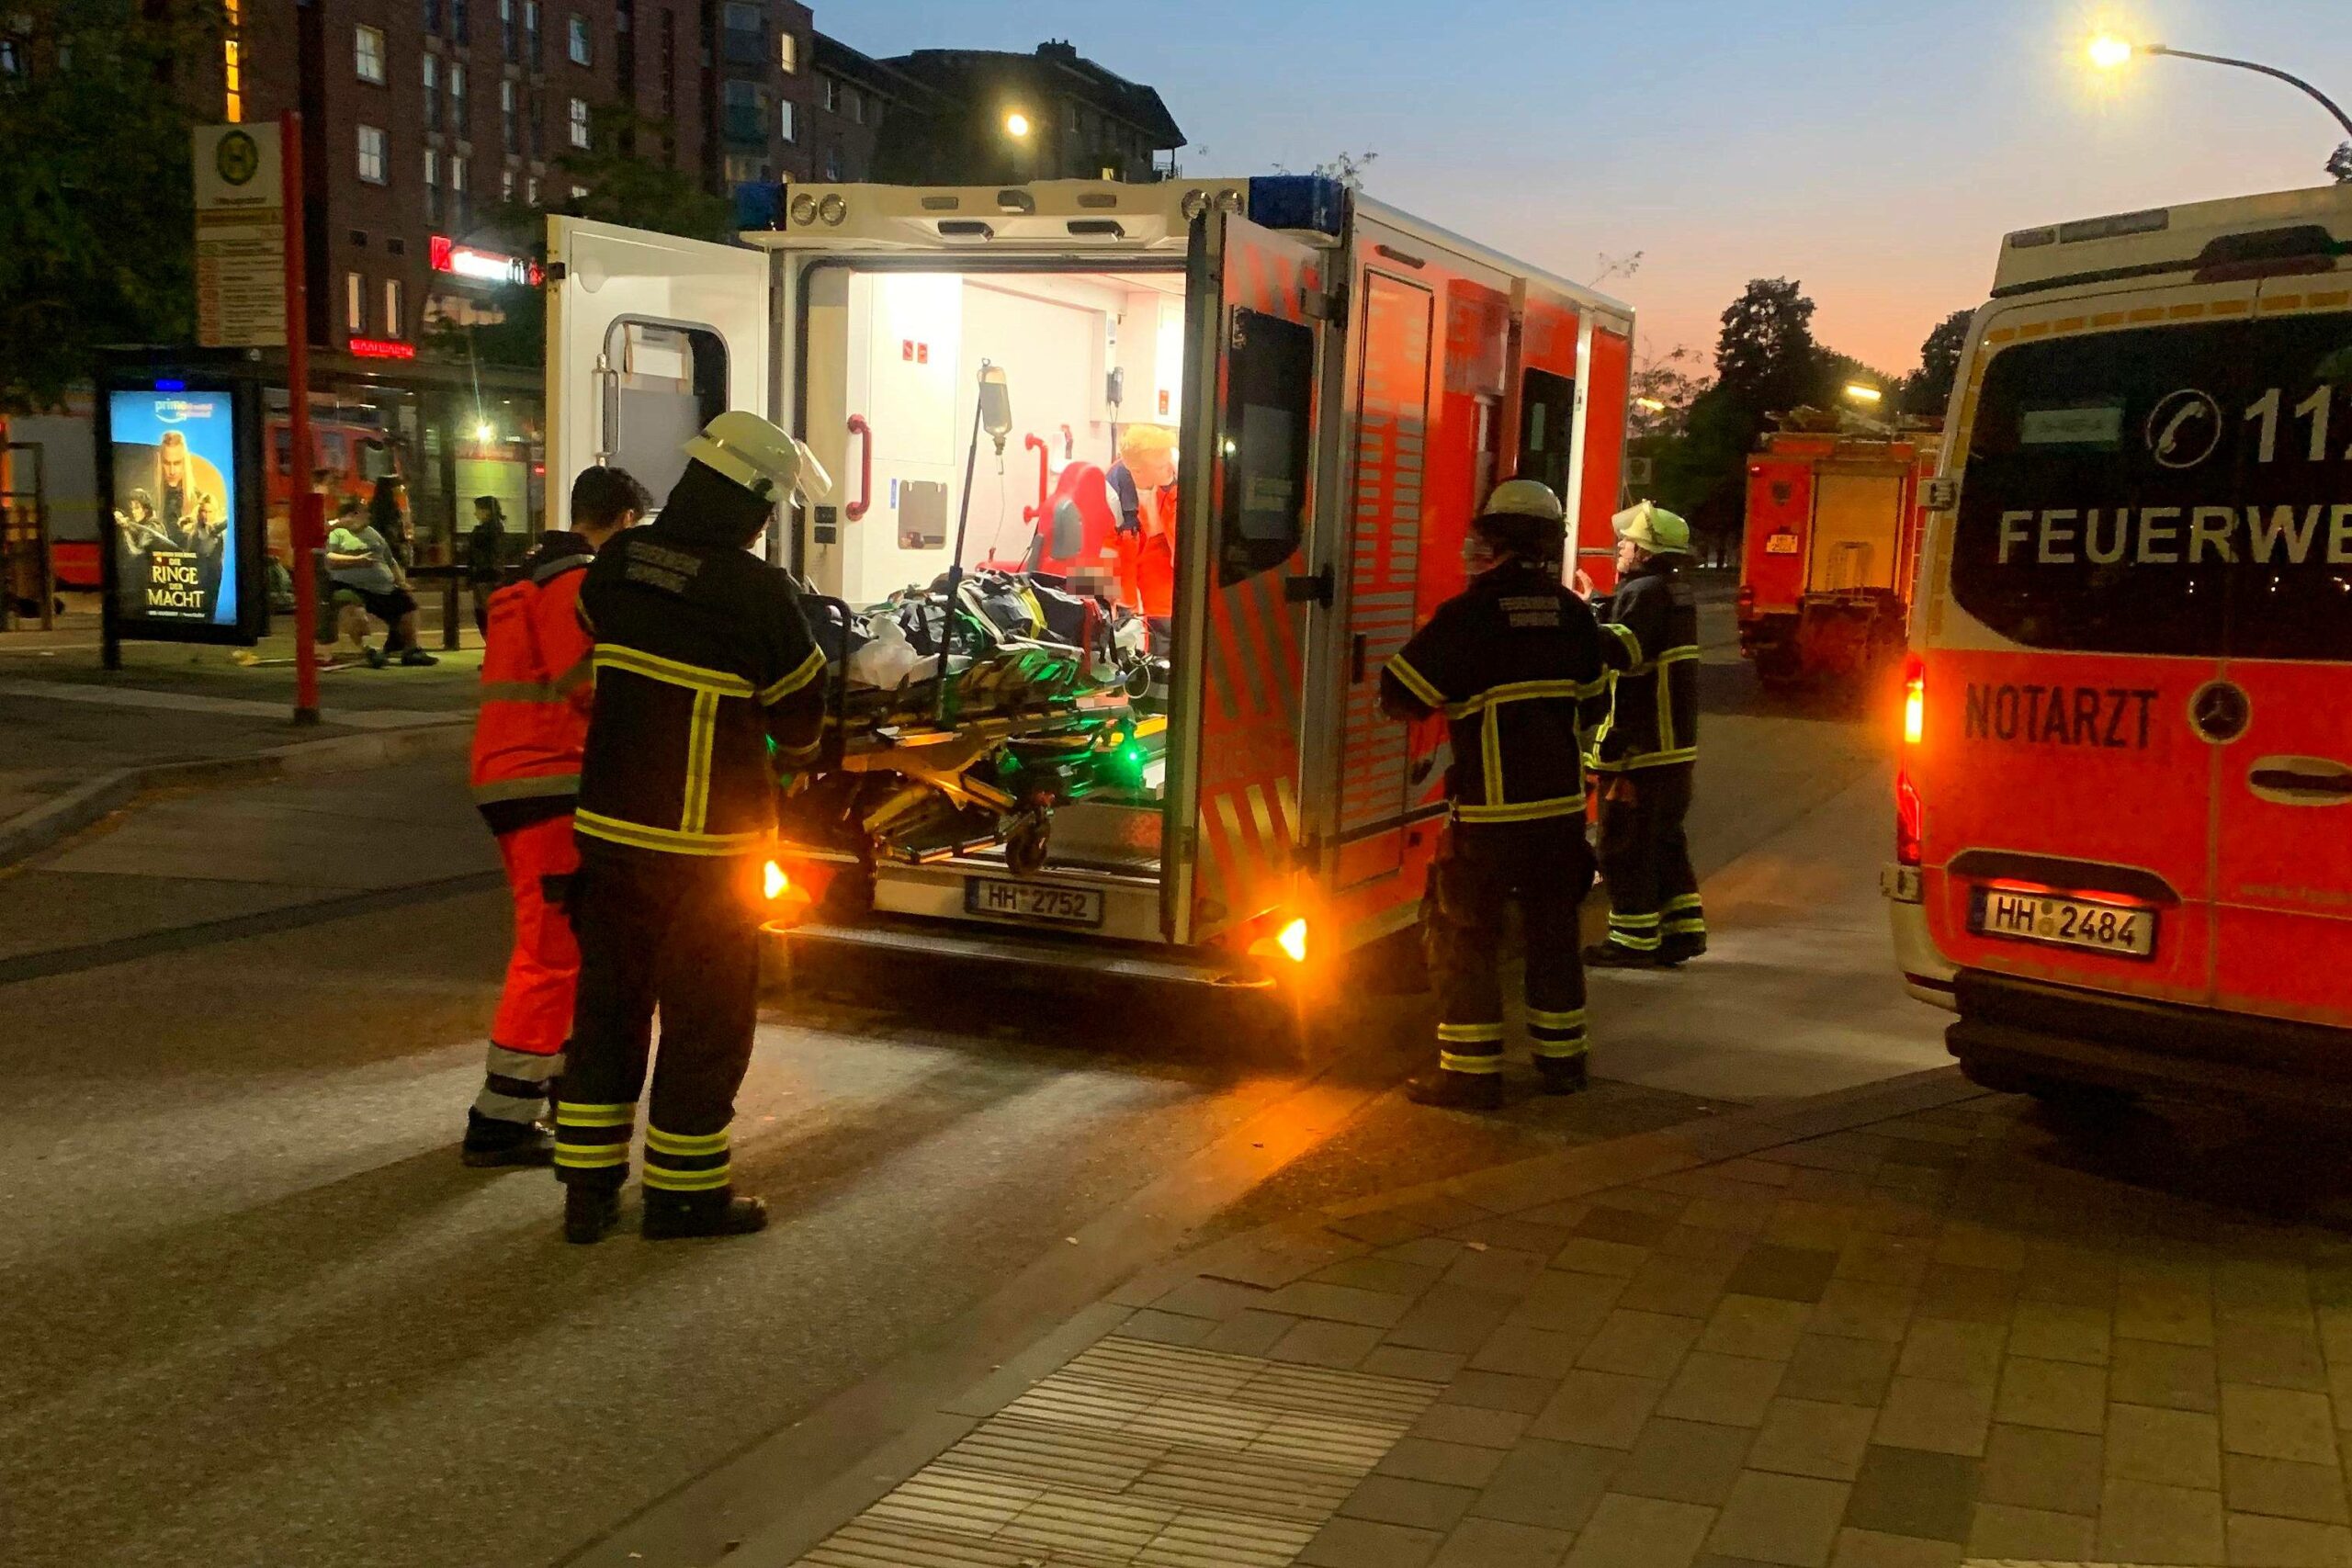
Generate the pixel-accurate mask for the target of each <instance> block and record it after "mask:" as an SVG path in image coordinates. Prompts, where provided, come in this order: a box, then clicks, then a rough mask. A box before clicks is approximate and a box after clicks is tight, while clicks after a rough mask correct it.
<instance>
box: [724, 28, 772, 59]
mask: <svg viewBox="0 0 2352 1568" xmlns="http://www.w3.org/2000/svg"><path fill="white" fill-rule="evenodd" d="M718 38H719V44H718V57H719V59H721V60H723V61H725V62H727V63H728V64H729V65H748V66H751V67H752V68H753V69H758V68H760V67H763V66H764V65H766V64H767V62H768V38H767V34H765V33H764V32H756V31H753V30H752V29H751V28H727V29H725V30H724V31H722V32H721V33H720V34H719V35H718Z"/></svg>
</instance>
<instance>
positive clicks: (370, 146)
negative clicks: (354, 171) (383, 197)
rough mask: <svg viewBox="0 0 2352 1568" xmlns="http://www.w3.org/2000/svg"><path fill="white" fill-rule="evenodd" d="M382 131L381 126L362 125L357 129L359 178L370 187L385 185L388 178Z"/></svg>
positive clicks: (388, 170) (388, 172)
mask: <svg viewBox="0 0 2352 1568" xmlns="http://www.w3.org/2000/svg"><path fill="white" fill-rule="evenodd" d="M385 160H386V152H385V150H384V130H383V127H381V126H377V125H363V126H361V127H360V128H359V177H360V178H361V179H362V180H365V181H366V182H367V183H368V184H369V185H371V186H379V185H383V184H385V183H386V182H387V181H388V180H389V179H390V169H389V168H387V166H386V162H385Z"/></svg>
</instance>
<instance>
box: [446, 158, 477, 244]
mask: <svg viewBox="0 0 2352 1568" xmlns="http://www.w3.org/2000/svg"><path fill="white" fill-rule="evenodd" d="M472 210H473V209H472V205H471V203H469V201H468V200H467V199H466V160H465V159H463V158H452V159H450V160H449V215H450V216H449V221H450V222H451V223H453V224H455V225H456V226H457V227H458V228H459V229H463V228H465V227H466V220H467V219H468V218H469V216H470V215H471V213H472Z"/></svg>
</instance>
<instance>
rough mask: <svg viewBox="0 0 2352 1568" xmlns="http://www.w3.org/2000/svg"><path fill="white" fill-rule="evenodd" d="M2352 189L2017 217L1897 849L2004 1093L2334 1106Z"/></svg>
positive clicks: (1900, 937)
mask: <svg viewBox="0 0 2352 1568" xmlns="http://www.w3.org/2000/svg"><path fill="white" fill-rule="evenodd" d="M2348 240H2352V187H2341V188H2338V189H2334V190H2317V191H2308V192H2291V193H2286V194H2283V195H2280V196H2275V197H2259V198H2252V199H2248V200H2244V201H2230V202H2212V203H2204V204H2199V205H2198V206H2194V207H2186V208H2175V209H2170V210H2169V211H2161V212H2155V213H2137V214H2131V215H2127V216H2125V217H2123V218H2120V219H2110V220H2094V221H2091V222H2087V223H2077V224H2067V225H2064V226H2062V227H2058V228H2052V229H2044V230H2033V231H2025V232H2023V233H2019V234H2013V235H2010V236H2009V237H2008V240H2007V243H2006V245H2005V247H2004V250H2003V256H2002V264H2001V267H2000V272H1999V275H1998V276H1997V279H1996V289H1995V298H1994V301H1993V303H1992V304H1990V305H1988V306H1986V307H1985V309H1984V310H1980V311H1979V312H1978V314H1977V318H1976V321H1975V323H1974V326H1973V333H1972V336H1971V339H1970V343H1969V345H1968V348H1967V350H1966V352H1965V355H1964V356H1963V359H1962V375H1961V379H1960V382H1959V385H1958V388H1957V389H1956V391H1955V396H1954V402H1953V418H1952V419H1951V422H1950V426H1949V428H1950V431H1951V436H1950V442H1949V445H1948V446H1947V447H1946V454H1945V465H1944V476H1943V478H1942V479H1941V480H1940V481H1939V484H1938V487H1937V493H1936V495H1935V496H1934V497H1933V502H1934V504H1935V506H1936V507H1937V509H1938V510H1937V513H1936V515H1935V517H1934V519H1933V522H1932V525H1931V535H1930V540H1929V545H1928V550H1927V552H1926V556H1925V558H1924V559H1923V563H1922V567H1921V581H1920V592H1919V607H1918V613H1917V615H1915V617H1914V626H1913V633H1912V644H1911V657H1910V661H1909V667H1908V671H1907V679H1908V690H1907V694H1906V705H1905V745H1904V748H1903V759H1902V762H1903V767H1902V773H1901V776H1900V779H1899V781H1898V785H1897V795H1898V807H1899V821H1900V826H1899V829H1898V843H1897V851H1898V853H1897V860H1898V864H1897V865H1896V866H1895V867H1894V868H1893V869H1892V871H1891V873H1890V874H1889V878H1888V886H1889V891H1890V893H1891V895H1892V897H1893V899H1894V903H1893V909H1894V931H1895V937H1896V946H1897V949H1898V955H1899V957H1900V959H1901V962H1902V965H1903V968H1904V972H1905V977H1906V980H1907V982H1908V984H1909V985H1910V987H1911V988H1912V989H1913V991H1914V993H1915V994H1917V995H1920V996H1923V997H1928V998H1930V999H1938V1000H1940V1001H1942V1002H1943V1003H1944V1004H1945V1005H1948V1006H1951V1007H1953V1008H1954V1009H1955V1010H1957V1011H1958V1013H1959V1014H1960V1018H1959V1021H1958V1022H1957V1023H1955V1024H1954V1025H1953V1026H1952V1027H1951V1031H1950V1032H1949V1034H1948V1037H1947V1038H1948V1041H1949V1043H1950V1046H1951V1051H1952V1053H1953V1055H1955V1056H1957V1057H1958V1058H1959V1060H1960V1062H1961V1063H1962V1066H1963V1067H1964V1068H1965V1069H1966V1070H1967V1071H1968V1073H1969V1075H1970V1076H1971V1077H1973V1078H1974V1079H1976V1080H1977V1081H1978V1082H1980V1083H1983V1084H1985V1085H1987V1086H1988V1087H1993V1088H1997V1089H2023V1090H2027V1091H2029V1092H2033V1093H2037V1094H2041V1095H2044V1096H2046V1097H2051V1098H2061V1097H2075V1098H2078V1099H2079V1098H2092V1099H2098V1100H2112V1099H2113V1098H2114V1097H2116V1096H2118V1095H2121V1094H2131V1093H2137V1092H2143V1091H2144V1092H2165V1093H2183V1094H2189V1095H2194V1096H2197V1097H2199V1098H2203V1099H2223V1100H2233V1101H2237V1102H2241V1103H2249V1104H2261V1105H2265V1106H2270V1107H2277V1108H2288V1107H2291V1108H2295V1109H2298V1110H2301V1111H2312V1110H2319V1111H2326V1112H2330V1113H2335V1114H2339V1115H2340V1114H2343V1113H2346V1112H2352V276H2344V275H2342V274H2340V273H2337V271H2336V269H2337V268H2338V266H2339V265H2341V264H2340V263H2339V261H2338V260H2337V256H2338V254H2343V253H2346V252H2352V245H2347V243H2346V242H2347V241H2348Z"/></svg>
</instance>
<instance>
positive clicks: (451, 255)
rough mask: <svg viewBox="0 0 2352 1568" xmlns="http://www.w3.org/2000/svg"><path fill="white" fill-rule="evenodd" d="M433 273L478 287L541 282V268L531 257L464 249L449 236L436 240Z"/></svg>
mask: <svg viewBox="0 0 2352 1568" xmlns="http://www.w3.org/2000/svg"><path fill="white" fill-rule="evenodd" d="M432 254H433V270H434V271H435V272H446V273H448V274H450V275H451V276H456V277H467V278H471V279H473V280H474V281H475V282H476V283H507V284H516V285H521V284H530V285H533V286H537V283H538V281H539V264H538V263H537V262H535V261H533V260H532V259H531V258H530V257H528V256H516V255H509V254H506V253H505V252H504V251H485V250H482V249H481V248H480V247H478V246H475V245H461V244H458V243H457V242H456V241H454V240H452V239H450V238H449V236H448V235H447V234H435V235H434V236H433V252H432Z"/></svg>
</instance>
